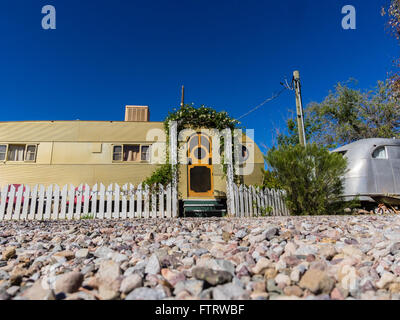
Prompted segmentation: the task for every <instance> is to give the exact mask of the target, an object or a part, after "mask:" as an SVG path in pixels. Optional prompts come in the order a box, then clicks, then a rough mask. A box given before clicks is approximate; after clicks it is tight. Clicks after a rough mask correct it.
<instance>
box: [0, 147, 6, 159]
mask: <svg viewBox="0 0 400 320" xmlns="http://www.w3.org/2000/svg"><path fill="white" fill-rule="evenodd" d="M6 154H7V145H5V144H2V145H0V161H4V160H6Z"/></svg>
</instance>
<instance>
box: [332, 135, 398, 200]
mask: <svg viewBox="0 0 400 320" xmlns="http://www.w3.org/2000/svg"><path fill="white" fill-rule="evenodd" d="M332 152H338V153H341V154H343V155H344V156H345V157H346V158H347V159H348V171H347V173H346V174H345V176H344V194H343V195H344V196H345V199H348V200H349V199H353V198H354V197H356V196H359V199H360V201H367V202H373V201H376V202H378V203H385V204H390V205H400V139H380V138H373V139H362V140H359V141H356V142H353V143H350V144H347V145H345V146H342V147H340V148H337V149H335V150H333V151H332Z"/></svg>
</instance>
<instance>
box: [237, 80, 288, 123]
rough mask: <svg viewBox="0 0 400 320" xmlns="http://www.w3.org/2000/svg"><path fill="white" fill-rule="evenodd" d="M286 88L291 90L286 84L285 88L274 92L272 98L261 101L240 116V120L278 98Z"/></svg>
mask: <svg viewBox="0 0 400 320" xmlns="http://www.w3.org/2000/svg"><path fill="white" fill-rule="evenodd" d="M285 90H289V88H288V87H286V86H284V88H283V89H282V90H281V91H279V92H278V93H276V94H274V95H273V96H272V97H271V98H268V99H266V100H264V101H263V102H261V103H260V104H259V105H258V106H256V107H255V108H253V109H251V110H250V111H249V112H247V113H245V114H244V115H242V116H240V117H239V118H237V119H238V120H240V119H242V118H244V117H246V116H248V115H249V114H250V113H253V112H254V111H256V110H258V109H259V108H261V107H262V106H263V105H264V104H266V103H268V102H270V101H272V100H275V99H277V98H278V97H279V96H280V95H281V94H282V93H283V92H284V91H285Z"/></svg>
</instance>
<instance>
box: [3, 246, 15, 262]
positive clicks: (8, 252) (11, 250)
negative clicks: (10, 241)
mask: <svg viewBox="0 0 400 320" xmlns="http://www.w3.org/2000/svg"><path fill="white" fill-rule="evenodd" d="M15 253H16V248H15V247H7V248H5V250H4V251H3V252H2V259H3V260H9V259H11V258H12V257H14V256H15Z"/></svg>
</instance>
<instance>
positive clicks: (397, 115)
mask: <svg viewBox="0 0 400 320" xmlns="http://www.w3.org/2000/svg"><path fill="white" fill-rule="evenodd" d="M354 83H355V81H354V80H350V81H349V82H347V83H345V84H342V83H340V82H339V83H338V84H337V85H336V86H335V90H334V91H330V92H329V94H328V96H327V97H326V98H325V99H324V100H323V101H322V102H320V103H316V102H313V103H310V104H309V105H308V106H307V108H306V109H305V111H304V113H305V131H306V137H307V141H311V142H316V143H318V144H321V145H324V146H326V147H328V148H333V147H337V146H339V145H344V144H347V143H351V142H354V141H356V140H359V139H365V138H393V137H400V104H399V103H398V101H397V99H396V98H395V97H394V96H393V94H392V93H393V92H392V90H391V84H390V82H389V81H386V82H382V81H379V82H378V84H377V86H376V87H375V88H374V89H373V90H370V91H361V90H359V89H355V88H354V87H352V86H351V85H352V84H354ZM287 124H288V133H287V134H279V135H278V139H277V140H278V145H295V144H297V143H298V142H299V140H298V129H297V122H296V121H295V120H294V119H289V120H288V123H287Z"/></svg>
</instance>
